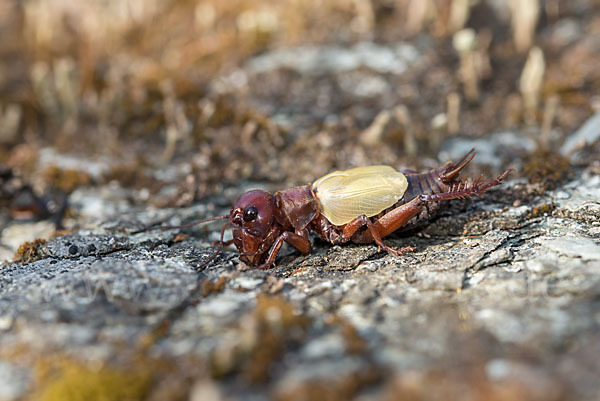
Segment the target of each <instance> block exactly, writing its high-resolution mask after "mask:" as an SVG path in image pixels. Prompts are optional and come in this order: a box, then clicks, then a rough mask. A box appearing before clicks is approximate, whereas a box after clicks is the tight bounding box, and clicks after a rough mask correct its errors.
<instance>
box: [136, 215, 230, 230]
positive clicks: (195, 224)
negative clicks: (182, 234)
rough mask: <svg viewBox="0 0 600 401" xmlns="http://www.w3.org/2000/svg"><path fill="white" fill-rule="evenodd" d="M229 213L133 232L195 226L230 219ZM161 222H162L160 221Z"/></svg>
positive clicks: (149, 227) (152, 226) (153, 226)
mask: <svg viewBox="0 0 600 401" xmlns="http://www.w3.org/2000/svg"><path fill="white" fill-rule="evenodd" d="M228 218H229V215H228V214H227V215H224V216H217V217H209V218H208V219H203V220H199V221H195V222H193V223H189V224H182V225H180V226H155V225H151V226H148V227H144V228H142V229H139V230H137V231H133V232H132V233H131V234H139V233H143V232H146V231H152V230H173V229H176V228H190V227H193V226H197V225H198V224H202V223H208V222H209V221H216V220H224V219H228ZM158 224H160V223H158Z"/></svg>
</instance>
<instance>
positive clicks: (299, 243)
mask: <svg viewBox="0 0 600 401" xmlns="http://www.w3.org/2000/svg"><path fill="white" fill-rule="evenodd" d="M283 241H285V242H287V243H288V244H290V245H291V246H293V247H294V248H296V249H297V250H299V251H300V252H302V253H303V254H305V255H306V254H307V253H309V252H310V250H311V248H312V246H311V244H310V240H309V234H308V230H306V229H304V230H302V231H300V232H299V233H293V232H291V231H284V232H283V234H281V235H280V236H279V237H277V239H276V240H275V243H274V244H273V246H272V247H271V249H270V250H269V255H268V256H267V260H266V261H265V263H263V264H262V265H260V266H258V268H259V269H262V270H264V269H268V268H269V267H270V266H271V265H272V264H273V262H275V257H276V256H277V253H279V250H280V249H281V246H282V245H283Z"/></svg>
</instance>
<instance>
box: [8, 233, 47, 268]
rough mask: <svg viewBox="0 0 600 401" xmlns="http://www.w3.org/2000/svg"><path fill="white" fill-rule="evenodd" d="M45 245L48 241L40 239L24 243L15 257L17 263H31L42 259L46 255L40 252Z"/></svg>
mask: <svg viewBox="0 0 600 401" xmlns="http://www.w3.org/2000/svg"><path fill="white" fill-rule="evenodd" d="M45 243H46V240H45V239H40V238H37V239H34V240H33V241H31V242H30V241H27V242H24V243H22V244H21V245H19V248H18V249H17V252H16V253H15V256H14V257H13V258H14V260H15V262H21V263H29V262H35V261H36V260H40V259H42V258H43V257H44V253H43V252H42V251H41V250H40V247H41V246H42V245H44V244H45Z"/></svg>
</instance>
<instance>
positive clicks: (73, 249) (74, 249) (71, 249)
mask: <svg viewBox="0 0 600 401" xmlns="http://www.w3.org/2000/svg"><path fill="white" fill-rule="evenodd" d="M78 252H79V248H77V245H71V246H70V247H69V253H70V254H71V255H77V253H78Z"/></svg>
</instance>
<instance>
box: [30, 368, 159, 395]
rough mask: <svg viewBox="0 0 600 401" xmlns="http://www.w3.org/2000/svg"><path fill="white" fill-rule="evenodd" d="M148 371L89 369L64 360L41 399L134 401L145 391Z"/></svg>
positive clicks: (147, 389) (148, 386)
mask: <svg viewBox="0 0 600 401" xmlns="http://www.w3.org/2000/svg"><path fill="white" fill-rule="evenodd" d="M150 379H151V375H150V372H149V371H148V370H146V369H142V370H140V371H122V370H116V369H111V368H108V367H101V368H98V369H92V368H89V367H85V366H83V365H79V364H75V363H67V364H65V366H64V367H63V368H62V369H61V370H60V373H59V375H58V376H57V377H56V378H55V379H51V380H50V381H49V382H48V383H47V384H46V385H45V386H44V387H43V388H42V391H41V396H40V397H39V399H40V400H41V401H135V400H142V399H144V398H145V397H146V395H147V394H148V391H149V389H150V384H151V380H150Z"/></svg>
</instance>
